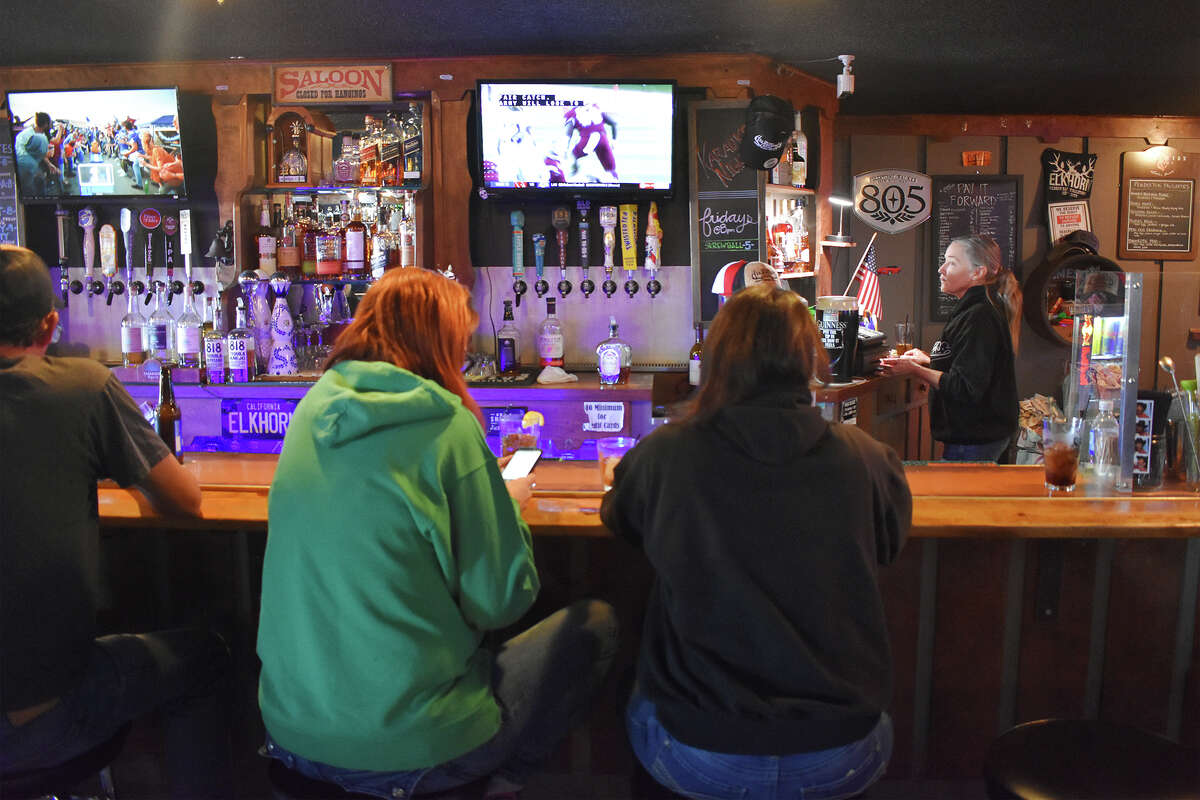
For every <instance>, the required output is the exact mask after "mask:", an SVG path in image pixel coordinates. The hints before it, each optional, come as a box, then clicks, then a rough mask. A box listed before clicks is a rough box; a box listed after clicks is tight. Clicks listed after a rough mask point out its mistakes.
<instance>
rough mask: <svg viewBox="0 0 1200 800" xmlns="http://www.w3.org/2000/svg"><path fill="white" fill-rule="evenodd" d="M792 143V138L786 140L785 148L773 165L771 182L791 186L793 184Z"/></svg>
mask: <svg viewBox="0 0 1200 800" xmlns="http://www.w3.org/2000/svg"><path fill="white" fill-rule="evenodd" d="M791 143H792V142H791V139H788V140H787V141H786V142H784V144H783V150H782V151H781V152H780V153H779V160H778V161H776V162H775V166H773V167H771V183H773V184H775V185H777V186H790V185H791V184H792V148H791Z"/></svg>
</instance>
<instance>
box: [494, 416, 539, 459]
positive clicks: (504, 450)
mask: <svg viewBox="0 0 1200 800" xmlns="http://www.w3.org/2000/svg"><path fill="white" fill-rule="evenodd" d="M541 438H542V426H541V425H538V424H536V423H532V424H529V425H526V424H525V423H524V421H523V415H522V414H521V413H520V412H515V413H512V414H510V415H506V416H503V417H501V418H500V456H501V457H502V458H503V457H504V456H506V455H508V454H509V453H515V452H517V451H518V450H527V449H536V448H538V447H539V445H540V442H541Z"/></svg>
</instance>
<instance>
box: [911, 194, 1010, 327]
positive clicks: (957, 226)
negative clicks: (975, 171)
mask: <svg viewBox="0 0 1200 800" xmlns="http://www.w3.org/2000/svg"><path fill="white" fill-rule="evenodd" d="M1020 211H1021V178H1020V176H1013V175H935V176H933V212H932V214H931V219H932V222H933V226H932V231H933V264H932V265H931V279H930V294H931V296H930V304H929V317H930V320H932V321H933V322H945V321H947V320H948V319H950V312H951V311H953V310H954V304H955V303H957V302H958V298H956V297H954V295H951V294H946V293H944V292H942V291H941V288H940V286H939V284H938V276H937V271H938V268H939V267H940V266H941V264H942V259H943V257H944V256H945V254H946V248H947V247H949V246H950V242H951V241H953V240H954V239H955V238H957V237H959V236H967V235H969V234H978V235H980V236H990V237H992V238H993V239H995V240H996V244H998V245H1000V258H1001V261H1002V262H1003V264H1004V266H1005V267H1008V268H1009V269H1011V270H1012V271H1013V272H1014V273H1017V277H1018V278H1020V268H1021V262H1020V253H1021V226H1020Z"/></svg>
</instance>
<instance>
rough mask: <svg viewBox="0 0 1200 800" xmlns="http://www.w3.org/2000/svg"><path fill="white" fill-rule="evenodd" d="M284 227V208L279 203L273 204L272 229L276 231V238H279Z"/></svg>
mask: <svg viewBox="0 0 1200 800" xmlns="http://www.w3.org/2000/svg"><path fill="white" fill-rule="evenodd" d="M282 227H283V208H282V206H281V205H280V204H279V203H272V204H271V230H272V231H274V232H275V239H276V240H277V241H278V239H279V231H280V229H281V228H282Z"/></svg>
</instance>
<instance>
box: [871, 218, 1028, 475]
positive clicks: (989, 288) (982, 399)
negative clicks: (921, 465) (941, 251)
mask: <svg viewBox="0 0 1200 800" xmlns="http://www.w3.org/2000/svg"><path fill="white" fill-rule="evenodd" d="M938 276H939V277H940V279H941V288H942V291H943V292H946V293H947V294H952V295H954V296H955V297H957V298H958V302H957V303H956V304H955V306H954V310H953V311H952V312H951V314H950V320H949V321H948V322H947V323H946V327H945V328H944V329H943V330H942V336H941V338H940V339H938V341H937V342H936V343H934V345H933V350H932V351H931V352H930V353H925V352H923V351H921V350H918V349H913V350H909V351H908V352H907V353H905V354H904V355H902V356H899V357H897V358H885V359H883V360H882V362H881V371H882V372H883V374H885V375H912V376H913V377H915V378H918V379H920V380H922V381H924V382H925V383H927V384H929V385H930V387H932V389H933V392H932V396H931V398H930V412H929V413H930V421H931V427H932V429H933V438H934V439H936V440H938V441H939V442H942V443H943V444H944V445H945V448H944V450H943V453H942V458H943V459H944V460H946V461H995V460H997V459H998V458H999V457H1000V456H1001V455H1003V454H1004V452H1005V451H1006V450H1007V449H1008V444H1009V441H1010V440H1011V438H1012V435H1013V433H1014V432H1015V431H1016V428H1017V377H1016V370H1015V367H1014V359H1015V355H1016V342H1017V336H1018V334H1019V332H1020V316H1019V309H1020V307H1021V290H1020V288H1019V287H1018V286H1017V279H1016V277H1015V276H1014V275H1013V274H1012V271H1011V270H1009V269H1007V268H1005V267H1004V265H1003V264H1002V263H1001V262H1000V247H999V245H997V244H996V242H995V241H994V240H993V239H991V238H990V237H987V236H962V237H959V238H957V239H955V240H954V241H952V242H951V243H950V246H949V247H947V248H946V256H945V260H944V261H943V262H942V266H941V267H940V268H939V269H938Z"/></svg>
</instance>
